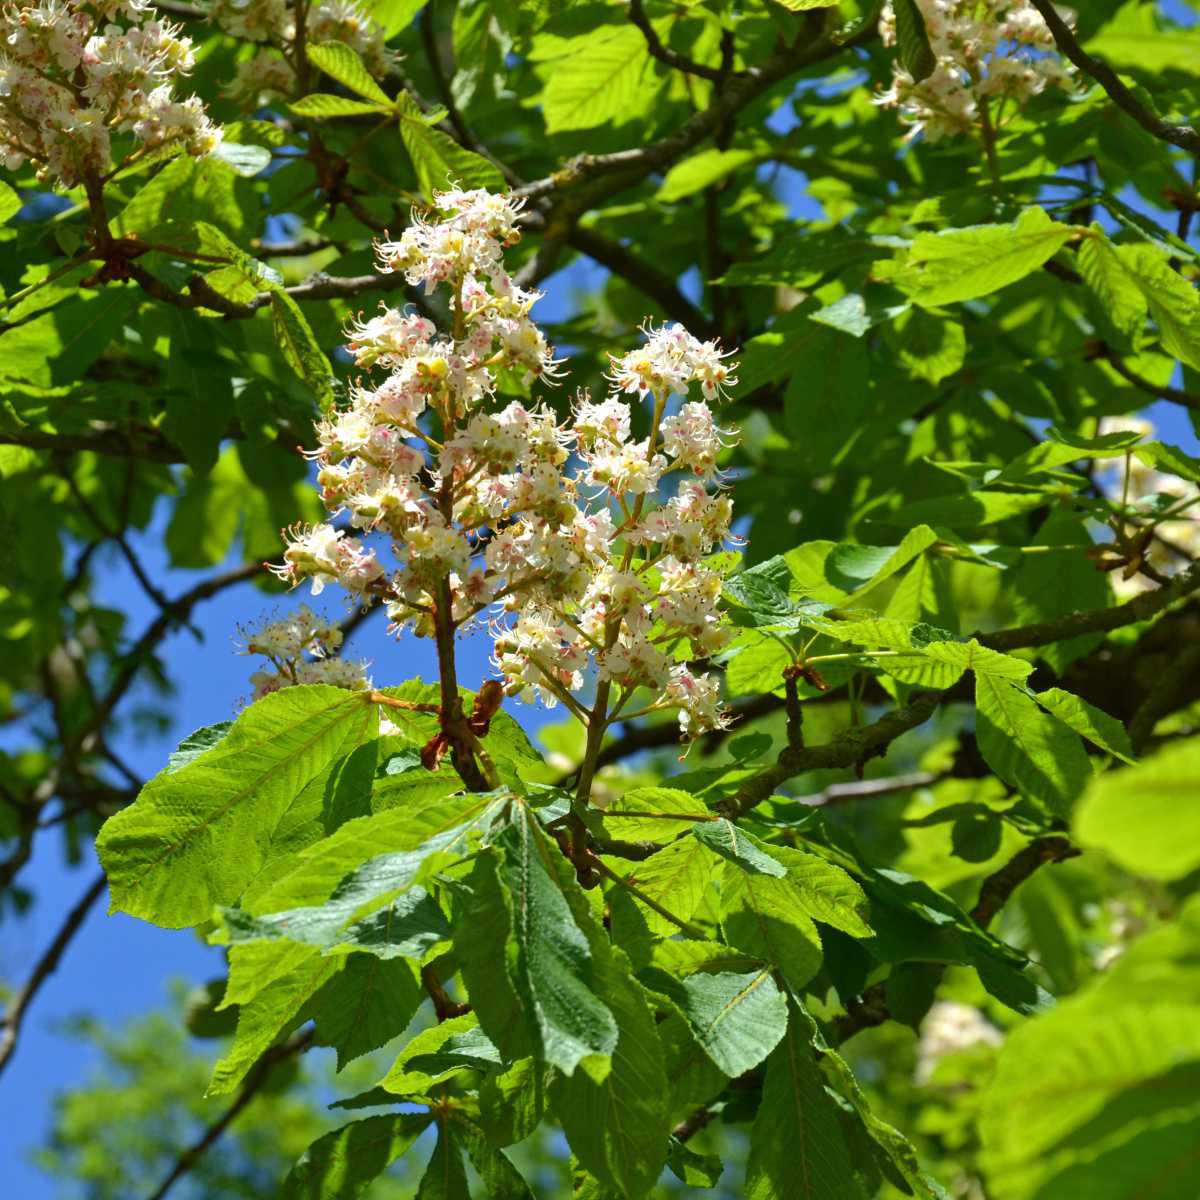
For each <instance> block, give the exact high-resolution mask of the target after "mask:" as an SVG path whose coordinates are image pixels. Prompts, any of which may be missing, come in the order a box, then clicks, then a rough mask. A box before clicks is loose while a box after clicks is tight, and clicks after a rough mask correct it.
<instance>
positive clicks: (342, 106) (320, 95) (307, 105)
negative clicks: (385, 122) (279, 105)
mask: <svg viewBox="0 0 1200 1200" xmlns="http://www.w3.org/2000/svg"><path fill="white" fill-rule="evenodd" d="M288 107H289V108H290V109H291V110H292V112H294V113H295V114H296V115H297V116H298V117H307V118H308V119H309V120H310V121H324V120H327V119H328V118H330V117H369V116H372V115H373V116H381V115H384V114H385V113H387V112H389V111H390V110H391V102H390V101H389V102H388V108H387V109H384V108H381V107H380V106H379V105H378V104H368V103H366V102H365V101H363V100H351V99H350V97H349V96H333V95H330V94H329V93H328V92H312V93H310V94H309V95H307V96H301V97H300V99H299V100H293V101H292V102H291V103H290V104H289V105H288Z"/></svg>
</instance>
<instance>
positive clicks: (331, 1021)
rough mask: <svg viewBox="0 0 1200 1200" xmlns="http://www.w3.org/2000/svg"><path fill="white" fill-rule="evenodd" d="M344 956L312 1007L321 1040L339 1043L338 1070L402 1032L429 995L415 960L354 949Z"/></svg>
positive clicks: (311, 1010) (336, 1046) (316, 996)
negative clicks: (384, 956) (344, 963)
mask: <svg viewBox="0 0 1200 1200" xmlns="http://www.w3.org/2000/svg"><path fill="white" fill-rule="evenodd" d="M345 962H346V965H345V967H344V968H343V969H342V970H341V971H339V972H338V973H337V974H336V975H335V976H334V977H333V978H332V979H330V980H329V982H328V983H326V984H325V985H324V986H323V987H322V988H321V990H320V991H319V992H318V993H317V994H316V995H315V996H314V997H313V999H312V1001H311V1003H310V1004H309V1005H308V1008H307V1013H308V1015H309V1016H311V1017H312V1019H313V1020H314V1021H316V1023H317V1033H318V1034H319V1035H320V1040H321V1041H322V1042H323V1043H325V1044H326V1045H330V1046H333V1047H335V1048H336V1050H337V1068H338V1070H339V1071H340V1070H341V1069H342V1068H343V1067H344V1066H345V1065H346V1064H347V1063H348V1062H350V1061H352V1060H353V1059H356V1058H360V1057H361V1056H362V1055H364V1054H369V1053H370V1052H371V1051H372V1050H377V1049H379V1047H380V1046H382V1045H383V1044H384V1043H385V1042H390V1041H391V1040H392V1038H395V1037H399V1036H400V1034H402V1033H403V1032H404V1031H405V1029H407V1028H408V1023H409V1021H411V1020H412V1018H413V1015H414V1014H415V1013H416V1011H417V1009H418V1008H419V1007H420V1006H421V1002H422V1001H423V1000H424V999H425V989H424V988H423V987H422V986H421V983H420V980H419V979H418V977H417V970H416V967H415V966H414V965H413V964H412V963H411V962H406V961H405V960H404V959H399V958H397V959H392V960H390V961H382V960H380V959H379V958H376V957H375V956H374V955H370V954H351V955H350V956H349V957H348V958H347V959H346V960H345Z"/></svg>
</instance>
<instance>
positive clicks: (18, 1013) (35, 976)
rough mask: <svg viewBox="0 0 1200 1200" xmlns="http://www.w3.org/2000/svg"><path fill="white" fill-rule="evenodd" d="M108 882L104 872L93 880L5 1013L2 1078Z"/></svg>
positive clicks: (0, 1064) (0, 1039)
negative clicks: (37, 1000) (36, 1004)
mask: <svg viewBox="0 0 1200 1200" xmlns="http://www.w3.org/2000/svg"><path fill="white" fill-rule="evenodd" d="M107 882H108V880H107V879H106V877H105V875H104V873H103V872H101V873H100V874H99V875H98V876H97V877H96V878H95V879H94V880H93V881H92V883H91V884H90V886H89V887H88V890H87V891H86V892H84V893H83V895H82V896H81V897H80V899H79V901H78V902H77V903H76V905H75V907H74V908H72V909H71V911H70V912H69V913H67V915H66V918H65V919H64V921H63V923H62V925H61V926H60V927H59V930H58V933H57V934H55V936H54V940H53V941H52V942H51V943H50V945H49V946H47V947H46V950H45V952H44V953H43V954H42V956H41V958H39V959H38V961H37V964H36V965H35V966H34V968H33V972H32V973H31V974H30V976H29V978H28V979H27V980H26V981H25V983H24V984H22V986H21V987H20V988H19V989H18V990H17V992H16V993H15V994H14V995H13V998H12V999H11V1000H10V1001H9V1002H8V1007H7V1008H6V1009H5V1010H4V1014H3V1016H0V1028H2V1029H3V1033H0V1075H2V1074H3V1073H4V1068H5V1067H6V1066H8V1063H9V1060H10V1059H11V1058H12V1056H13V1053H14V1051H15V1050H16V1048H17V1038H18V1037H19V1036H20V1033H21V1023H22V1022H23V1021H24V1019H25V1014H26V1013H27V1012H28V1011H29V1006H30V1005H31V1004H32V1003H33V1000H34V997H35V996H36V995H37V994H38V992H39V991H40V990H41V988H42V984H44V983H45V982H46V980H47V979H48V978H49V977H50V976H51V975H53V974H54V971H55V969H56V968H57V967H58V963H59V960H60V959H61V958H62V956H63V951H64V950H66V948H67V946H68V945H69V944H70V942H71V939H72V938H73V937H74V936H75V935H76V933H78V932H79V929H80V927H81V926H82V925H83V922H84V921H85V920H86V918H87V915H88V913H89V912H90V911H91V908H92V905H93V904H95V903H96V901H97V900H98V899H99V898H100V896H101V895H102V894H103V892H104V887H105V884H106V883H107Z"/></svg>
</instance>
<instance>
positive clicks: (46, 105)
mask: <svg viewBox="0 0 1200 1200" xmlns="http://www.w3.org/2000/svg"><path fill="white" fill-rule="evenodd" d="M193 61H194V58H193V54H192V43H191V41H190V39H188V38H186V37H181V36H180V31H179V29H178V27H177V26H174V25H170V24H167V23H166V22H163V21H160V20H159V19H158V17H157V15H156V13H155V10H154V8H153V7H152V6H151V5H150V4H149V2H148V0H90V2H88V0H36V3H32V4H17V3H12V4H8V5H6V6H5V7H4V8H3V9H0V163H3V165H4V166H5V167H7V168H8V170H10V171H15V170H18V169H19V168H20V167H22V166H24V164H25V163H26V162H30V163H33V164H35V165H36V166H37V169H38V176H39V178H41V179H45V180H48V181H54V182H57V183H60V184H62V185H63V186H65V187H74V186H75V185H76V184H78V183H80V182H81V181H82V180H83V179H84V178H85V177H89V176H90V177H93V178H99V177H100V176H102V175H105V174H106V173H107V172H108V171H109V169H110V168H111V166H112V148H111V139H112V136H113V135H114V134H120V133H127V134H132V135H133V137H134V138H135V139H136V140H137V141H138V142H140V143H141V145H142V146H143V147H145V148H146V149H156V148H158V147H160V146H163V145H166V144H168V143H177V144H178V145H180V146H181V147H182V148H183V149H184V150H186V151H187V152H188V153H189V154H194V155H197V156H199V155H204V154H208V153H211V151H213V150H215V149H216V147H217V146H218V145H219V144H220V141H221V131H220V129H219V128H218V127H217V126H215V125H214V124H213V123H212V122H211V121H210V120H209V119H208V116H207V114H206V113H205V111H204V106H203V105H202V104H201V102H200V100H199V99H198V98H197V97H195V96H192V97H189V98H188V99H187V100H177V99H176V98H175V95H174V91H173V86H172V85H173V81H174V80H175V79H176V78H177V77H178V76H179V75H183V74H186V73H187V72H188V71H189V70H191V68H192V64H193Z"/></svg>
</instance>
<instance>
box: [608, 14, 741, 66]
mask: <svg viewBox="0 0 1200 1200" xmlns="http://www.w3.org/2000/svg"><path fill="white" fill-rule="evenodd" d="M629 19H630V21H632V22H633V24H634V25H636V26H637V27H638V29H640V30H641V33H642V37H644V38H645V39H646V49H647V50H649V51H650V56H651V57H652V58H657V59H658V61H659V62H661V63H665V64H666V65H667V66H668V67H672V68H674V69H675V70H676V71H686V72H687V74H689V75H697V76H699V77H700V78H701V79H711V80H712V81H713V82H714V83H722V82H724V80H725V79H726V78H727V76H728V77H731V76H734V75H740V74H742V72H740V71H739V72H725V71H722V70H721V68H720V67H707V66H705V65H704V63H698V62H696V61H694V60H693V59H690V58H688V57H687V56H686V55H684V54H677V53H676V52H675V51H674V50H672V49H671V47H670V46H666V45H664V44H663V41H662V39H661V38H660V37H659V36H658V33H657V31H656V30H655V28H654V26H653V25H652V24H651V23H650V18H649V17H648V16H646V9H645V7H644V6H643V4H642V0H629Z"/></svg>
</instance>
